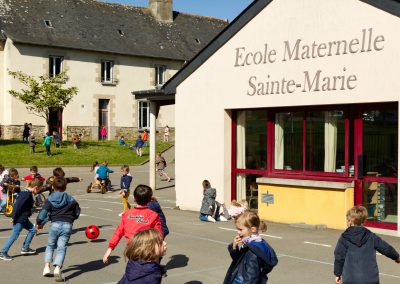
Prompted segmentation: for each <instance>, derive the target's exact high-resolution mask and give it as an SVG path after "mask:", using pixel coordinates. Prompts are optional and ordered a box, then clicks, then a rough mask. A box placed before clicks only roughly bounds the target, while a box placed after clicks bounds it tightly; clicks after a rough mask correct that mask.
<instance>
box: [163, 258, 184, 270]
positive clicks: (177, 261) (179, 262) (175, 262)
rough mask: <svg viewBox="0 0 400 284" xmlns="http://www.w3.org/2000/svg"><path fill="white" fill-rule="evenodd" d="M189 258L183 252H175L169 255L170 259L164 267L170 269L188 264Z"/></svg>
mask: <svg viewBox="0 0 400 284" xmlns="http://www.w3.org/2000/svg"><path fill="white" fill-rule="evenodd" d="M188 262H189V258H188V257H187V256H186V255H184V254H176V255H173V256H171V257H170V260H169V261H168V262H167V264H166V265H165V269H166V270H167V271H168V270H171V269H174V268H180V267H185V266H187V265H188Z"/></svg>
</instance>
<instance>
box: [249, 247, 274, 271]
mask: <svg viewBox="0 0 400 284" xmlns="http://www.w3.org/2000/svg"><path fill="white" fill-rule="evenodd" d="M247 246H248V247H249V249H250V250H251V251H252V252H253V253H254V254H255V255H257V256H258V257H259V258H260V259H261V260H262V261H263V262H264V263H265V264H266V265H267V266H268V267H271V269H272V267H274V266H275V265H277V264H278V258H277V256H276V253H275V251H274V250H273V248H272V247H271V246H269V245H268V244H267V242H266V241H265V240H261V241H253V242H250V243H248V244H247Z"/></svg>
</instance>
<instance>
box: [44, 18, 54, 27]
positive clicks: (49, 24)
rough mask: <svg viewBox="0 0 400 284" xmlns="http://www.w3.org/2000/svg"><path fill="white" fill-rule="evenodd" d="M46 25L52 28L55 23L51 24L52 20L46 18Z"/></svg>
mask: <svg viewBox="0 0 400 284" xmlns="http://www.w3.org/2000/svg"><path fill="white" fill-rule="evenodd" d="M44 25H45V26H46V27H47V28H52V27H53V25H52V24H51V22H50V20H44Z"/></svg>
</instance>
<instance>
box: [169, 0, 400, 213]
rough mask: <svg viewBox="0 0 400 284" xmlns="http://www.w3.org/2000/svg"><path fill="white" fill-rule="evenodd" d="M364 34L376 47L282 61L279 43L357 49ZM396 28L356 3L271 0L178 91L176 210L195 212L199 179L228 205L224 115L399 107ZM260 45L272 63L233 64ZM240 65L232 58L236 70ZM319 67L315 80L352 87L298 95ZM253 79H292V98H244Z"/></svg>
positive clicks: (389, 18)
mask: <svg viewBox="0 0 400 284" xmlns="http://www.w3.org/2000/svg"><path fill="white" fill-rule="evenodd" d="M363 29H365V30H366V32H369V29H372V40H371V43H372V44H374V40H375V38H376V37H378V40H377V42H376V46H377V49H381V50H373V51H370V52H356V53H352V54H350V53H349V52H348V53H347V54H342V55H338V56H325V57H316V58H310V59H304V60H286V61H283V59H284V54H285V53H284V51H285V48H284V47H285V44H284V43H285V41H288V42H289V44H290V46H291V47H292V46H293V45H294V44H295V43H296V41H297V40H298V39H301V42H302V43H304V44H308V45H310V46H311V45H312V44H313V43H314V42H315V43H316V44H321V43H325V44H328V42H332V41H341V40H346V41H347V42H348V43H350V42H351V41H352V40H354V39H358V42H359V43H360V44H359V46H361V42H362V38H363V31H362V30H363ZM399 30H400V19H399V18H398V17H395V16H393V15H391V14H388V13H386V12H384V11H382V10H379V9H377V8H374V7H372V6H370V5H368V4H365V3H363V2H361V1H357V0H324V1H320V0H299V1H292V0H275V1H273V2H272V3H271V4H270V5H268V6H267V7H266V8H265V9H264V10H263V11H261V12H260V13H259V14H258V15H256V16H255V17H254V18H253V19H252V20H251V21H250V22H249V23H248V24H247V25H246V26H245V27H244V28H243V29H241V30H240V31H239V32H238V33H237V34H236V35H235V36H234V37H233V38H232V39H231V40H229V41H228V42H227V43H226V44H225V45H223V46H222V47H221V48H220V49H219V50H218V51H217V52H216V53H215V54H214V55H212V56H211V57H210V58H208V60H207V61H205V62H204V63H203V64H202V66H200V67H199V68H198V69H197V70H196V71H194V72H193V73H192V74H191V75H190V76H189V77H188V78H186V79H185V80H184V81H183V82H182V83H181V84H180V85H179V86H178V88H177V94H176V113H175V115H176V192H177V205H178V206H180V207H181V208H184V209H192V210H198V209H199V206H200V203H201V198H202V190H201V181H202V180H203V179H209V180H210V181H211V184H212V185H213V186H215V187H216V188H217V200H225V201H229V199H230V188H231V181H230V178H227V177H230V170H231V156H230V152H228V151H227V150H226V149H227V148H229V147H231V146H230V145H231V137H230V135H229V133H227V132H230V127H231V123H230V120H229V119H227V110H232V109H241V108H260V107H268V108H270V107H283V106H302V105H304V106H307V105H326V104H351V103H360V102H398V101H399V97H400V80H399V79H398V74H400V64H399V62H400V53H399V52H398V50H399V47H400V33H399V32H398V31H399ZM382 36H383V37H384V40H382ZM367 38H368V37H367V36H365V39H367ZM355 42H356V40H354V41H353V44H355ZM368 42H369V39H368ZM265 44H267V45H268V52H270V50H272V49H274V50H275V51H273V52H272V53H271V59H274V60H272V61H274V62H272V63H271V62H268V63H266V64H258V65H257V64H252V65H250V66H239V67H235V64H237V60H238V59H237V58H236V55H237V52H238V48H244V49H245V51H246V52H253V53H254V52H256V51H261V53H264V52H265ZM366 44H367V43H366ZM353 49H354V48H353ZM359 49H360V50H361V47H360V48H359ZM240 51H241V52H242V51H243V49H241V50H240ZM274 53H275V54H276V55H274ZM244 56H245V55H242V58H244ZM239 59H240V58H239ZM286 59H287V58H286ZM242 61H243V60H238V62H239V64H237V65H240V63H241V62H242ZM344 69H345V71H344ZM318 70H321V80H322V76H328V77H330V78H331V80H333V79H332V78H333V76H342V75H344V76H346V78H349V76H352V75H353V76H356V80H354V77H351V78H352V80H354V82H350V87H351V88H345V90H340V87H339V88H338V90H331V91H315V90H311V91H309V90H306V91H304V92H303V88H304V86H305V85H307V84H305V73H304V72H309V74H311V75H310V76H312V78H314V74H315V73H316V72H317V71H318ZM253 76H255V77H256V78H257V80H258V82H266V81H267V80H274V81H275V80H277V81H279V82H280V84H281V82H282V80H283V78H285V80H286V82H287V81H289V80H293V81H294V82H295V84H299V85H300V86H299V87H295V88H294V91H293V92H292V93H290V94H288V93H287V92H286V94H282V93H280V94H276V93H275V94H269V95H253V96H250V95H248V92H250V93H251V91H252V89H251V87H250V85H249V79H250V78H251V77H253ZM314 87H315V86H314ZM291 90H293V88H291ZM228 113H229V111H228ZM189 137H195V139H193V138H189ZM191 164H194V165H195V168H194V169H195V170H193V169H191V170H188V165H191Z"/></svg>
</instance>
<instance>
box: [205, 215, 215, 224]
mask: <svg viewBox="0 0 400 284" xmlns="http://www.w3.org/2000/svg"><path fill="white" fill-rule="evenodd" d="M207 221H208V222H213V223H215V222H217V221H215V219H214V218H213V217H211V216H210V215H208V216H207Z"/></svg>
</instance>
